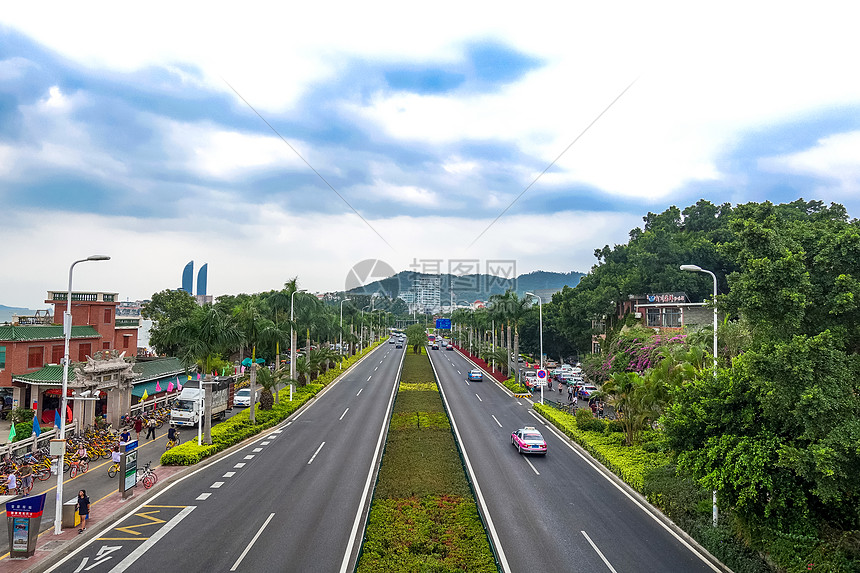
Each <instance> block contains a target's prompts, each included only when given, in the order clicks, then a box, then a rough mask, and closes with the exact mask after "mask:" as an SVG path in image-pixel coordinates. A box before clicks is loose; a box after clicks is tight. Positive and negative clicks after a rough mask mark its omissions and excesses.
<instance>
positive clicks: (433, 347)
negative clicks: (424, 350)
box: [430, 342, 439, 350]
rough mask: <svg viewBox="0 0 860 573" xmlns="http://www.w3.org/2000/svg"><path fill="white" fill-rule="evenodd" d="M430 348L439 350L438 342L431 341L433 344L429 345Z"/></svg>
mask: <svg viewBox="0 0 860 573" xmlns="http://www.w3.org/2000/svg"><path fill="white" fill-rule="evenodd" d="M430 348H431V349H432V350H439V345H438V344H436V343H435V342H434V343H433V346H431V347H430Z"/></svg>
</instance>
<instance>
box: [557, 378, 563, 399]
mask: <svg viewBox="0 0 860 573" xmlns="http://www.w3.org/2000/svg"><path fill="white" fill-rule="evenodd" d="M561 392H562V388H561V380H559V382H558V395H559V396H561V395H562V394H561Z"/></svg>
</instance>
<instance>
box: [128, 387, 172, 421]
mask: <svg viewBox="0 0 860 573" xmlns="http://www.w3.org/2000/svg"><path fill="white" fill-rule="evenodd" d="M177 396H179V390H174V391H173V392H167V393H166V394H165V395H163V396H156V397H154V398H149V399H148V400H146V401H144V402H138V403H137V404H133V405H132V406H131V408H129V411H128V413H129V414H131V415H132V416H134V415H136V414H141V413H143V412H145V411H147V410H154V409H156V408H160V407H161V406H164V405H166V404H167V402H169V401H170V400H173V399H174V398H176V397H177Z"/></svg>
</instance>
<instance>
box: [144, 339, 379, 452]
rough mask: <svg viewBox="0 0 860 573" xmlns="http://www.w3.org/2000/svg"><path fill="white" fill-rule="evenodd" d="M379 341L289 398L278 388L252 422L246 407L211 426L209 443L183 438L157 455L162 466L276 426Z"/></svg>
mask: <svg viewBox="0 0 860 573" xmlns="http://www.w3.org/2000/svg"><path fill="white" fill-rule="evenodd" d="M379 344H380V343H376V344H375V345H373V346H370V347H368V348H366V349H364V351H362V352H361V353H359V354H356V355H355V356H351V357H350V358H349V359H347V360H345V361H344V369H343V370H340V369H338V368H337V367H335V368H332V369H330V370H329V371H328V372H326V373H325V374H323V375H321V376H320V377H318V378H317V379H316V380H314V381H313V383H311V384H306V385H305V386H299V387H297V388H295V389H294V391H293V399H292V401H290V389H289V387H287V388H284V389H283V390H281V391H280V392H279V397H278V402H276V403H275V404H274V406H273V407H272V409H271V410H261V409H260V405H259V404H257V405H256V406H255V408H256V410H255V415H254V417H255V423H254V424H251V423H250V421H249V416H250V409H247V410H245V411H243V412H239V413H238V414H236V415H235V416H233V417H232V418H230V419H229V420H227V421H225V422H221V423H220V424H217V425H215V426H213V427H212V444H208V445H207V444H204V445H202V446H198V445H197V440H196V439H189V438H186V440H187V441H186V442H185V443H183V444H180V445H178V446H176V447H175V448H173V449H171V450H168V451H166V452H164V453H163V454H162V455H161V465H163V466H190V465H194V464H196V463H197V462H199V461H200V460H202V459H204V458H207V457H209V456H211V455H213V454H216V453H218V452H220V451H222V450H225V449H227V448H229V447H230V446H232V445H235V444H238V443H239V442H241V441H242V440H245V439H247V438H250V437H251V436H255V435H257V434H259V433H261V432H262V431H264V430H267V429H268V428H271V427H273V426H276V425H277V424H279V423H281V422H282V421H284V420H285V419H287V418H288V417H289V416H290V415H291V414H292V413H293V412H295V411H296V410H298V409H299V408H300V407H301V406H302V405H304V404H305V403H306V402H307V401H308V400H310V399H311V398H312V397H313V396H315V395H316V394H317V393H318V392H319V391H320V390H322V389H323V388H325V386H326V385H328V384H330V383H331V382H333V381H334V379H335V378H337V377H338V376H340V375H341V373H343V372H345V371H346V370H347V369H348V368H349V367H350V366H352V365H353V364H355V363H356V362H358V360H359V359H361V357H362V356H364V355H366V354H367V353H368V352H370V351H371V350H373V349H374V348H375V347H376V346H378V345H379Z"/></svg>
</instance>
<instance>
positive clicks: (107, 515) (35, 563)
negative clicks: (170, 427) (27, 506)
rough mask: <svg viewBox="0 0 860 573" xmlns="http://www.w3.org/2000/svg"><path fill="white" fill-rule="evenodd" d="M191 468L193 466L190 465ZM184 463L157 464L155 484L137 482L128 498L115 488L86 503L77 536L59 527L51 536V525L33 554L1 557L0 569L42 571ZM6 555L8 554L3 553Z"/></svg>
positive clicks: (139, 500) (5, 572)
mask: <svg viewBox="0 0 860 573" xmlns="http://www.w3.org/2000/svg"><path fill="white" fill-rule="evenodd" d="M192 467H193V466H192ZM188 469H189V467H185V466H159V467H158V483H157V484H156V485H155V486H154V487H152V488H151V489H149V490H146V489H144V488H143V484H140V485H139V486H138V487H137V488H136V489H135V493H134V495H133V496H132V497H130V498H128V499H126V500H123V499H122V494H120V493H119V492H118V491H115V492H113V493H112V494H110V495H108V496H106V497H104V498H102V499H99V500H93V501H92V503H91V504H90V519H89V520H88V522H87V530H86V531H85V532H84V533H83V534H82V535H81V534H78V530H77V528H69V529H63V531H62V533H60V534H59V535H54V530H53V528H51V529H49V530H47V531H44V532H42V534H41V535H39V540H38V542H37V545H36V553H34V554H33V556H32V557H30V558H29V559H12V558H10V557H4V558H2V559H0V569H2V571H3V573H23V572H25V571H33V572H35V571H44V570H45V569H46V568H47V567H48V566H49V565H51V564H52V563H54V562H55V561H56V560H57V559H58V558H59V557H60V556H61V555H65V554H66V553H68V552H69V551H71V550H72V549H74V548H75V547H77V546H78V545H80V543H77V542H79V541H83V540H86V539H90V538H91V537H93V536H98V535H100V534H101V533H102V531H104V530H105V529H108V528H109V526H110V524H111V523H113V521H114V519H115V517H116V515H115V514H117V513H119V512H120V511H124V510H127V509H128V508H130V507H139V506H141V505H143V504H144V503H145V502H146V500H147V499H149V497H151V495H152V494H154V493H155V492H157V491H160V490H161V489H162V488H163V487H164V486H165V485H166V484H167V483H169V482H171V481H173V479H175V478H176V477H177V476H178V475H180V474H181V473H183V472H184V471H185V470H188ZM45 520H49V521H53V516H52V515H42V525H44V524H45ZM7 555H8V554H7Z"/></svg>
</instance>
